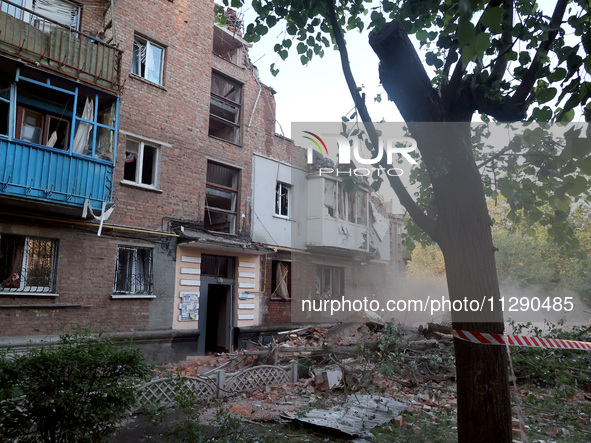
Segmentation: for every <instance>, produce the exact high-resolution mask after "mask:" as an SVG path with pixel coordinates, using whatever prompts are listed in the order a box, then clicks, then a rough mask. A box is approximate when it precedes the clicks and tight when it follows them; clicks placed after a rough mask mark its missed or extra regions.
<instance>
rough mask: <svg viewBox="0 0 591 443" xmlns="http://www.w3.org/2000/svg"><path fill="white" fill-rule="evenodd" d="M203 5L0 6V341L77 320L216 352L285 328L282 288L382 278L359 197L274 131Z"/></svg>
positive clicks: (264, 91)
mask: <svg viewBox="0 0 591 443" xmlns="http://www.w3.org/2000/svg"><path fill="white" fill-rule="evenodd" d="M217 9H219V8H217ZM215 10H216V8H215V5H214V3H213V2H212V1H207V0H200V1H191V0H150V1H141V2H140V1H139V0H80V1H78V2H73V1H68V0H12V1H4V0H0V31H1V32H0V203H1V210H0V346H10V347H17V348H18V347H20V346H26V345H27V344H28V343H33V344H34V343H36V342H39V341H40V340H43V339H46V338H52V337H56V336H58V335H59V334H60V333H62V332H64V331H68V330H70V328H72V327H74V326H78V327H81V328H88V329H90V330H91V331H106V332H110V333H114V334H116V336H118V337H121V338H129V337H132V338H133V339H134V342H135V343H136V344H138V345H141V346H142V348H143V349H144V351H145V353H146V356H147V357H148V359H149V360H150V361H155V362H163V361H172V360H179V359H183V358H185V357H186V356H188V355H200V354H204V353H207V352H219V351H231V350H233V349H234V348H235V347H236V346H238V345H239V344H240V343H241V341H243V338H244V337H247V336H249V337H252V336H253V335H256V334H260V333H262V332H264V331H265V330H266V329H265V328H266V327H269V328H271V329H272V325H282V327H286V323H289V322H290V309H291V304H292V303H291V297H292V293H293V294H295V293H297V292H298V291H300V292H308V293H310V292H316V293H326V292H329V293H332V294H334V295H338V294H340V293H342V292H344V291H356V290H361V289H362V288H363V285H364V284H365V283H364V282H365V280H364V279H363V278H360V277H359V275H358V273H359V272H360V271H359V266H361V265H363V266H365V265H368V266H373V267H374V268H376V270H375V273H376V275H379V276H380V278H383V275H385V274H386V273H387V272H388V271H387V267H388V265H387V263H388V261H389V253H388V251H389V244H390V243H389V236H388V235H389V234H388V232H387V231H388V230H387V229H385V230H384V229H383V228H381V227H380V228H378V230H379V233H380V235H377V234H376V227H375V226H374V224H375V223H376V217H377V218H380V217H378V216H377V215H376V214H378V213H379V212H380V211H379V210H378V209H376V206H375V205H376V204H377V203H372V201H373V200H375V197H372V196H371V195H370V193H369V188H365V187H364V186H361V187H359V188H358V189H357V190H356V191H355V192H353V193H352V194H351V193H343V191H342V186H341V183H340V180H339V179H337V178H329V177H323V178H315V177H312V175H313V174H311V173H310V172H309V171H308V170H307V168H308V167H307V165H306V164H305V154H304V151H303V149H301V148H297V147H295V146H294V144H293V143H292V142H291V141H290V140H288V139H286V138H284V137H281V136H278V135H276V134H275V102H274V97H273V94H274V91H273V90H272V89H271V88H269V87H267V86H265V85H263V84H261V82H260V80H259V78H258V75H257V70H256V68H255V67H254V66H253V65H252V63H251V62H250V59H249V57H248V47H249V44H248V43H246V42H245V41H244V40H243V39H242V37H241V29H242V23H241V22H240V20H239V19H238V18H237V16H236V15H235V14H234V13H233V12H232V11H226V13H225V20H222V22H223V24H219V23H220V22H219V20H218V18H219V16H217V15H216V12H215ZM311 197H313V198H311ZM376 201H377V200H376ZM331 205H332V209H331V210H328V209H327V208H329V207H331ZM378 206H379V204H378ZM372 214H373V215H372ZM382 215H385V213H383V210H382ZM386 220H387V217H386ZM363 235H365V237H366V239H367V240H366V241H365V242H363V241H362V242H361V243H359V241H358V240H359V238H360V237H358V236H363ZM343 237H346V239H345V240H344V239H343ZM378 252H379V253H378ZM300 255H301V256H303V257H304V259H302V260H301V261H298V260H296V259H295V256H300ZM358 265H359V266H358ZM364 275H365V274H364ZM297 282H302V285H301V287H300V285H298V284H296V283H297ZM372 284H373V283H372ZM364 290H367V291H371V290H372V289H371V288H365V289H364Z"/></svg>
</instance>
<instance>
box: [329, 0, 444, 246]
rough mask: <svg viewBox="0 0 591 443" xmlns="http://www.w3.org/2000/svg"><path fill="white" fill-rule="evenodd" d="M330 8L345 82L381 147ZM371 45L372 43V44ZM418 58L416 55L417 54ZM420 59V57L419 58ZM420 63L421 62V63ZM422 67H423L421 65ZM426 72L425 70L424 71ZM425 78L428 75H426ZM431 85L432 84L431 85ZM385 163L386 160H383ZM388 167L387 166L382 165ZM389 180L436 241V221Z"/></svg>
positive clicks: (395, 179) (393, 179)
mask: <svg viewBox="0 0 591 443" xmlns="http://www.w3.org/2000/svg"><path fill="white" fill-rule="evenodd" d="M327 6H328V13H329V20H330V26H331V28H332V33H333V36H334V39H335V42H336V44H337V48H338V50H339V54H340V57H341V66H342V68H343V74H344V76H345V80H346V82H347V86H348V88H349V92H350V94H351V97H352V98H353V101H354V102H355V106H356V108H357V112H359V116H360V117H361V121H362V122H363V125H364V126H365V129H366V130H367V134H368V136H369V139H370V141H371V143H372V145H373V146H379V137H378V133H377V131H376V128H375V126H374V124H373V122H372V120H371V118H370V116H369V112H368V110H367V106H366V105H365V101H364V100H363V99H362V97H361V95H360V94H359V90H358V89H357V84H356V82H355V78H354V77H353V72H352V71H351V66H350V64H349V54H348V51H347V45H346V43H345V39H344V38H343V34H342V33H341V28H340V26H339V22H338V20H337V17H336V11H335V5H334V0H328V1H327ZM370 44H371V42H370ZM415 56H416V53H415ZM417 59H418V56H417ZM419 63H420V61H419ZM421 67H422V65H421ZM423 72H424V70H423ZM425 76H427V74H426V73H425ZM427 79H428V76H427ZM429 84H430V83H429ZM383 161H384V162H385V161H386V160H385V158H383ZM381 166H384V167H387V165H381ZM388 179H389V181H390V186H392V189H393V190H394V192H395V193H396V195H397V196H398V199H399V200H400V204H401V205H402V206H404V208H405V209H406V210H407V211H408V214H409V215H410V216H411V217H412V219H413V220H414V221H415V223H416V224H417V226H418V227H419V228H421V229H422V230H423V231H425V233H426V234H427V235H429V236H430V237H431V238H432V239H434V240H435V232H436V231H435V220H434V219H432V218H430V217H429V216H427V214H425V213H424V212H423V211H422V209H421V208H420V207H419V206H418V205H417V203H416V202H415V201H414V200H413V198H412V197H411V195H410V194H409V193H408V190H407V189H406V187H405V186H404V184H403V183H402V181H401V180H400V177H398V176H390V175H388Z"/></svg>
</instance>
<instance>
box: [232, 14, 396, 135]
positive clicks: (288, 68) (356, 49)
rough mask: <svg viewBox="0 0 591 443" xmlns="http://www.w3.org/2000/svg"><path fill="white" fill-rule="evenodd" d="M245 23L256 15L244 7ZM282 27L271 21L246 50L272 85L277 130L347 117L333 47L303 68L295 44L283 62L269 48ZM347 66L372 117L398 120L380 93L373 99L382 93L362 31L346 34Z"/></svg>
mask: <svg viewBox="0 0 591 443" xmlns="http://www.w3.org/2000/svg"><path fill="white" fill-rule="evenodd" d="M241 12H242V13H243V14H244V18H243V19H244V23H245V27H246V26H247V25H248V23H251V22H253V21H254V18H255V16H256V14H255V13H254V11H253V10H252V8H250V7H249V6H245V7H244V8H242V11H241ZM283 30H284V26H282V25H281V24H278V25H276V26H275V27H274V28H273V29H271V30H270V31H269V32H268V33H267V35H265V36H263V37H262V38H261V40H260V41H259V42H257V43H255V44H254V45H253V46H252V48H251V49H250V51H249V56H250V59H251V61H252V62H253V63H254V64H255V65H256V66H257V67H258V69H259V74H260V77H261V81H262V82H263V83H264V84H265V85H267V86H270V87H272V88H273V89H274V90H275V91H277V94H276V95H275V100H276V102H277V121H278V123H279V124H278V126H277V132H278V133H280V134H281V133H282V132H283V135H285V136H286V137H290V136H291V128H290V126H291V123H292V122H319V121H326V122H334V121H341V117H342V116H344V115H347V113H348V115H350V114H351V113H352V109H353V99H352V98H351V96H350V94H349V90H348V88H347V84H346V82H345V77H344V76H343V73H342V69H341V61H340V57H339V54H338V52H337V51H334V50H333V49H332V48H326V49H325V55H324V57H323V58H319V57H315V58H314V59H312V61H311V62H310V63H308V65H307V66H302V64H301V62H300V59H299V56H298V55H297V53H296V51H295V48H293V47H292V51H290V55H289V57H288V58H287V60H285V61H284V60H281V58H280V57H279V56H278V55H277V54H276V53H275V52H274V51H273V46H274V45H275V44H276V43H278V42H280V41H282V40H283V39H284V38H285V37H284V36H283ZM346 38H347V46H348V50H349V58H350V59H351V68H352V70H353V74H354V76H355V80H356V82H357V84H358V85H363V86H365V89H364V92H365V93H366V103H367V104H368V107H369V111H370V114H371V117H372V119H373V120H374V121H380V120H382V118H384V119H385V120H387V121H402V119H401V117H400V114H399V113H398V111H397V109H396V107H395V106H394V104H393V103H392V102H387V100H386V95H385V94H383V95H382V102H381V103H379V104H378V103H374V97H375V96H376V95H377V94H378V93H379V92H382V91H383V89H382V88H381V87H380V86H379V84H380V81H379V78H378V58H377V56H376V55H375V54H374V52H373V51H372V50H371V47H370V46H369V43H368V42H367V34H360V33H358V32H351V33H349V34H348V35H347V36H346ZM273 63H275V68H278V69H279V74H278V75H277V76H276V77H273V75H272V74H271V72H270V65H271V64H273Z"/></svg>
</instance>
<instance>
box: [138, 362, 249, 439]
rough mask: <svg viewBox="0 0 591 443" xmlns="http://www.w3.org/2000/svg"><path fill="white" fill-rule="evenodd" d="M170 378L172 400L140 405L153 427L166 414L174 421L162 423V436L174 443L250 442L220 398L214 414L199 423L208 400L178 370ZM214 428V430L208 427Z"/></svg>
mask: <svg viewBox="0 0 591 443" xmlns="http://www.w3.org/2000/svg"><path fill="white" fill-rule="evenodd" d="M168 377H169V380H170V382H171V385H172V387H173V392H174V402H173V404H172V405H168V406H163V405H162V404H160V403H158V402H156V403H151V404H145V405H142V409H141V411H140V412H141V413H143V414H144V415H145V416H146V417H147V418H148V420H149V421H150V422H151V424H152V425H153V426H154V428H156V427H158V426H159V425H160V424H161V423H162V422H163V421H164V420H165V418H166V417H167V415H168V416H173V417H174V419H175V420H173V423H169V424H167V425H166V426H165V430H164V432H163V435H164V436H165V437H167V438H168V439H169V440H170V441H172V442H175V443H179V442H180V443H182V442H186V443H206V442H214V441H215V442H220V443H241V442H247V441H251V440H249V439H248V437H247V435H246V430H245V429H244V427H243V426H242V423H241V421H240V419H239V418H237V417H236V416H235V415H234V414H233V413H231V412H230V411H228V410H227V409H226V408H224V406H223V403H222V402H221V401H220V402H219V403H218V405H217V408H216V412H215V417H214V419H213V421H212V422H211V423H210V424H209V426H207V428H206V426H204V425H203V424H202V423H201V418H202V415H203V413H204V411H205V409H206V408H208V407H209V406H210V405H211V402H210V401H209V400H206V401H204V400H201V399H199V398H198V395H197V392H196V391H195V390H194V389H191V386H192V385H190V384H187V381H186V379H185V378H184V377H183V376H182V375H180V372H179V373H169V374H168ZM211 428H213V429H211Z"/></svg>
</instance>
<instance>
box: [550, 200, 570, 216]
mask: <svg viewBox="0 0 591 443" xmlns="http://www.w3.org/2000/svg"><path fill="white" fill-rule="evenodd" d="M553 202H554V207H555V208H556V209H558V210H559V211H562V212H568V210H569V207H570V200H569V199H568V198H559V197H556V198H555V199H554V201H553Z"/></svg>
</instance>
